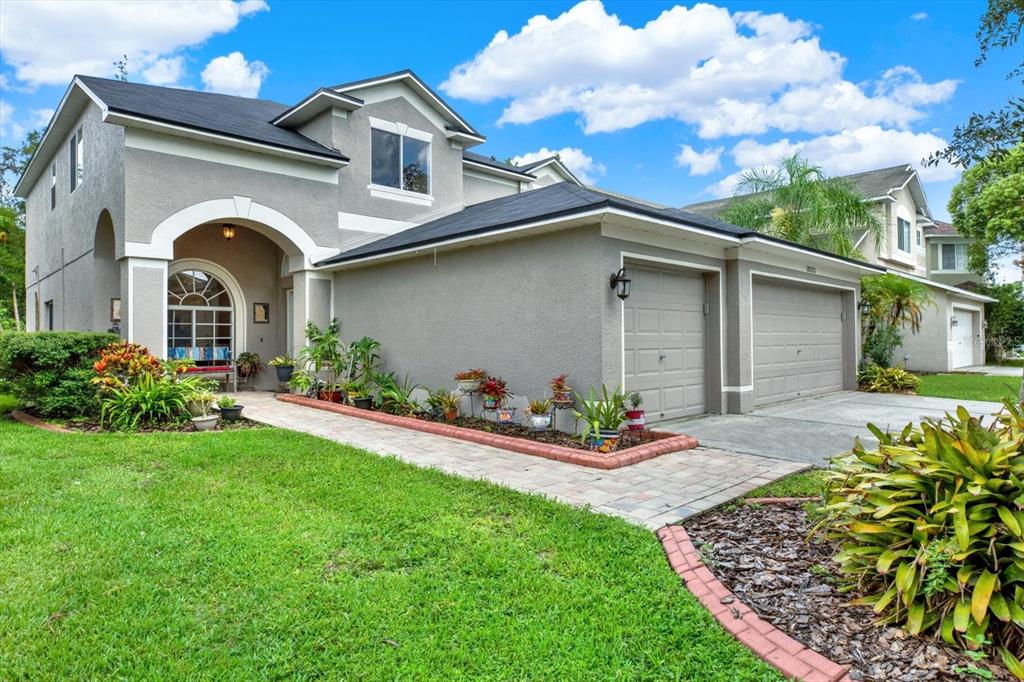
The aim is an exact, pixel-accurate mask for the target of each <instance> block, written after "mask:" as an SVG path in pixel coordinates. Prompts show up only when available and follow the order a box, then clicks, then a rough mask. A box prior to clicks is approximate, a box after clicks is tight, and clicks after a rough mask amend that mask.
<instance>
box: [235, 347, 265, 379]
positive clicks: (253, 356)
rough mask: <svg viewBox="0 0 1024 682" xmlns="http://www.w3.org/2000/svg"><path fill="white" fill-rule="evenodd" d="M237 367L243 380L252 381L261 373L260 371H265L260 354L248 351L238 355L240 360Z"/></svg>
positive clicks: (236, 363)
mask: <svg viewBox="0 0 1024 682" xmlns="http://www.w3.org/2000/svg"><path fill="white" fill-rule="evenodd" d="M235 367H236V368H237V369H238V376H240V377H242V378H243V379H251V378H252V377H254V376H256V375H257V374H259V373H260V370H261V369H263V363H262V362H260V356H259V354H258V353H250V352H248V351H246V352H244V353H239V354H238V358H237V359H236V360H235Z"/></svg>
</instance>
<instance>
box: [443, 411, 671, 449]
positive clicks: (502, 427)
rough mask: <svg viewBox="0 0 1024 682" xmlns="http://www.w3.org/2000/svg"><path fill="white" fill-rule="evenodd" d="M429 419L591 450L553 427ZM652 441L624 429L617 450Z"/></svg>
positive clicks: (485, 420)
mask: <svg viewBox="0 0 1024 682" xmlns="http://www.w3.org/2000/svg"><path fill="white" fill-rule="evenodd" d="M517 417H518V415H517ZM427 419H428V420H429V421H433V422H437V423H439V424H451V425H452V426H461V427H463V428H467V429H475V430H477V431H486V432H487V433H497V434H501V435H503V436H512V437H513V438H525V439H527V440H535V441H539V442H541V443H551V444H553V445H562V446H564V447H567V448H575V449H576V450H587V451H590V448H589V447H587V446H586V445H584V444H583V443H582V442H581V441H580V437H579V436H578V435H573V434H571V433H565V432H564V431H555V430H553V429H548V430H547V431H534V430H533V429H531V428H529V427H526V426H523V425H522V424H516V423H512V424H499V423H497V422H493V421H490V420H488V419H481V418H480V417H459V418H458V419H456V420H455V421H447V420H446V419H443V418H435V417H427ZM651 441H652V436H651V435H650V433H646V434H645V433H644V432H642V431H628V430H623V431H621V432H620V433H619V440H618V443H617V444H616V447H615V450H625V449H626V448H631V447H633V446H634V445H640V444H641V443H649V442H651Z"/></svg>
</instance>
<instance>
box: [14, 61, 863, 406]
mask: <svg viewBox="0 0 1024 682" xmlns="http://www.w3.org/2000/svg"><path fill="white" fill-rule="evenodd" d="M484 141H485V137H484V135H483V134H481V132H480V131H479V130H477V129H476V128H475V127H474V126H473V125H472V124H470V123H469V122H468V121H466V120H465V119H464V118H463V117H462V116H461V115H459V113H458V112H457V111H456V110H455V109H454V108H453V107H452V106H451V105H450V104H449V103H447V102H445V101H444V100H443V99H442V98H441V97H439V96H438V95H437V94H436V93H435V92H434V91H433V90H432V89H431V88H430V87H428V86H427V85H426V84H425V83H424V82H423V81H422V80H420V79H419V78H418V77H417V76H416V75H415V74H413V73H412V72H410V71H402V72H399V73H393V74H388V75H384V76H380V77H376V78H371V79H367V80H361V81H356V82H351V83H344V84H340V85H334V86H331V87H323V88H318V89H316V90H315V91H314V92H312V93H310V94H309V95H308V96H306V97H304V98H302V99H301V100H300V101H298V102H296V103H294V104H291V105H289V104H281V103H277V102H272V101H267V100H256V99H249V98H242V97H233V96H227V95H219V94H211V93H204V92H195V91H189V90H180V89H171V88H162V87H155V86H150V85H142V84H136V83H126V82H120V81H113V80H106V79H101V78H91V77H86V76H81V77H76V78H75V79H74V81H73V82H72V83H71V85H70V87H69V88H68V90H67V92H66V94H65V96H64V98H63V100H62V101H61V103H60V106H59V107H58V109H57V111H56V114H55V115H54V118H53V120H52V121H51V123H50V125H49V127H48V129H47V131H46V134H45V136H44V137H43V139H42V142H41V144H40V146H39V149H38V151H37V152H36V154H35V156H34V157H33V158H32V160H31V162H30V163H29V165H28V167H27V169H26V171H25V173H24V175H23V177H22V178H21V179H20V181H19V183H18V186H17V188H16V192H17V194H18V195H19V196H22V197H25V199H26V205H27V214H26V223H27V253H26V260H27V273H28V275H27V279H28V281H27V287H28V300H29V306H28V321H29V324H30V325H31V327H32V328H34V329H83V330H88V329H94V330H105V329H108V328H111V327H113V328H116V329H118V330H119V331H120V333H121V334H122V335H123V336H124V337H125V338H127V339H128V340H131V341H134V342H138V343H142V344H144V345H146V346H147V347H149V348H150V349H151V351H152V352H154V353H155V354H157V355H160V356H163V357H175V358H192V359H194V360H195V361H196V362H197V363H199V364H200V365H205V366H217V365H219V364H223V363H230V362H231V360H232V358H234V357H235V356H237V354H238V353H240V352H242V351H250V352H255V353H258V354H259V355H260V356H261V357H262V358H263V359H264V361H265V360H267V359H269V358H270V357H272V356H274V355H277V354H281V353H289V354H295V353H296V351H297V349H299V348H300V347H301V346H302V345H303V344H304V343H305V334H304V331H305V330H304V328H305V325H306V323H307V322H308V321H312V322H315V323H316V324H319V325H324V324H326V323H327V322H328V321H329V320H330V319H331V318H332V317H337V318H339V319H340V320H341V324H342V327H341V328H342V336H343V338H344V339H346V340H352V339H356V338H359V337H361V336H363V335H367V336H371V337H373V338H376V339H378V340H379V341H380V342H381V343H382V351H381V355H382V359H383V360H384V362H385V363H386V366H387V367H388V368H389V369H392V370H395V371H396V372H397V373H398V374H399V375H400V376H401V375H406V374H408V375H409V376H410V377H411V378H412V379H413V380H415V381H417V382H419V383H420V384H423V385H428V386H442V385H452V383H453V382H452V376H453V374H454V373H455V372H456V371H458V370H462V369H466V368H470V367H484V368H485V369H487V370H489V371H490V372H492V373H494V374H498V375H502V376H504V377H505V379H507V380H508V382H509V385H510V387H511V389H512V391H513V392H514V393H516V394H518V396H519V397H520V399H521V398H522V397H524V396H530V397H540V396H542V395H544V393H545V392H546V391H547V383H548V380H549V379H550V377H552V376H555V375H557V374H561V373H563V372H568V373H569V375H570V377H571V382H572V383H573V385H574V386H576V387H577V388H578V389H579V390H580V391H582V392H586V390H587V388H588V387H589V386H593V385H599V384H601V383H605V384H607V385H609V386H616V385H623V386H624V387H625V388H626V389H628V390H638V391H640V392H641V393H642V394H643V395H644V398H645V407H647V408H648V414H649V416H650V417H651V418H653V419H670V418H674V417H680V416H685V415H694V414H701V413H705V412H745V411H749V410H751V409H753V408H754V407H755V406H758V405H763V404H767V403H771V402H776V401H780V400H786V399H789V398H794V397H799V396H806V395H814V394H817V393H823V392H826V391H834V390H839V389H843V388H854V387H855V386H856V365H857V357H858V355H859V338H858V333H859V325H858V323H857V317H858V315H857V310H858V296H859V281H860V277H861V275H863V274H865V273H871V272H880V271H882V268H880V267H878V266H875V265H870V264H866V263H863V262H859V261H855V260H848V259H843V258H838V257H836V256H833V255H831V254H826V253H821V252H818V251H815V250H813V249H808V248H804V247H802V246H799V245H795V244H792V243H788V242H786V241H784V240H780V239H776V238H772V237H769V236H765V235H760V234H757V233H754V232H751V231H750V230H746V229H744V228H739V227H736V226H734V225H729V224H726V223H723V222H721V221H718V220H714V219H709V218H706V217H704V216H701V215H697V214H694V213H690V212H686V211H682V210H679V209H672V208H665V207H658V206H656V205H652V204H650V203H645V202H641V201H635V200H632V199H630V198H628V197H624V196H621V195H617V194H612V193H606V192H601V191H598V190H596V189H592V188H587V187H583V186H582V185H581V184H580V183H579V181H578V180H577V179H576V178H575V177H574V176H573V175H572V173H571V172H570V171H569V170H568V169H567V168H566V167H565V166H564V165H563V164H562V163H561V162H560V161H559V160H558V159H546V160H544V161H541V162H538V163H534V164H531V165H528V166H523V167H516V166H511V165H508V164H505V163H501V162H498V161H495V160H493V159H492V158H490V157H489V155H487V154H486V153H484V154H480V153H477V152H474V151H471V150H473V149H475V148H478V147H479V145H481V144H482V143H484ZM265 374H266V373H265ZM260 385H262V386H264V387H270V386H273V381H272V377H269V376H264V377H262V380H261V384H260Z"/></svg>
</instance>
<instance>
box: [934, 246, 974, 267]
mask: <svg viewBox="0 0 1024 682" xmlns="http://www.w3.org/2000/svg"><path fill="white" fill-rule="evenodd" d="M937 269H938V270H950V271H952V272H967V244H964V243H959V244H939V267H938V268H937Z"/></svg>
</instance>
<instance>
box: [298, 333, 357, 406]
mask: <svg viewBox="0 0 1024 682" xmlns="http://www.w3.org/2000/svg"><path fill="white" fill-rule="evenodd" d="M340 335H341V322H339V321H338V318H336V317H335V318H332V319H331V321H330V323H329V324H328V325H327V327H325V328H324V329H320V327H318V326H317V325H316V324H315V323H313V322H307V323H306V338H307V339H308V341H309V343H308V344H307V345H305V346H303V347H302V349H301V350H300V351H299V363H298V364H299V365H300V366H301V371H296V372H295V373H294V374H293V375H292V380H296V379H295V377H296V375H298V374H300V373H302V374H305V375H307V376H306V377H304V378H300V379H297V381H298V384H294V383H292V380H290V381H289V384H290V385H292V386H296V387H297V388H298V387H299V386H301V385H305V386H306V389H305V390H306V391H307V392H308V391H309V390H310V389H312V388H316V389H317V392H319V390H336V389H337V387H338V386H339V385H340V383H339V377H340V376H341V375H342V374H343V373H344V371H345V368H346V364H347V355H346V353H345V351H344V350H342V347H341V338H340ZM300 390H301V389H300Z"/></svg>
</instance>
